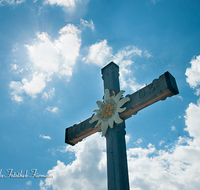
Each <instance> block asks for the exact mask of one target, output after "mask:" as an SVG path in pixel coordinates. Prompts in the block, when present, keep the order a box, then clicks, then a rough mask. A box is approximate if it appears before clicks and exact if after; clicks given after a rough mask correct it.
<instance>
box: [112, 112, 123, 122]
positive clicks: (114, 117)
mask: <svg viewBox="0 0 200 190" xmlns="http://www.w3.org/2000/svg"><path fill="white" fill-rule="evenodd" d="M113 119H114V121H115V123H117V124H119V123H122V122H123V120H122V119H121V118H120V117H119V114H118V113H117V112H116V113H115V115H114V116H113Z"/></svg>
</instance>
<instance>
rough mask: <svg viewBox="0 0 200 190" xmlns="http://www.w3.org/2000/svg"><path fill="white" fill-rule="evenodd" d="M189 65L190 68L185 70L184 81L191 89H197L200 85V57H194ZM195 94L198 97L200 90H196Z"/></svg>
mask: <svg viewBox="0 0 200 190" xmlns="http://www.w3.org/2000/svg"><path fill="white" fill-rule="evenodd" d="M190 64H191V67H190V68H187V69H186V72H185V75H186V76H187V78H186V81H187V82H188V83H189V85H190V87H191V88H197V87H198V86H199V85H200V55H199V56H196V57H194V58H193V59H192V60H191V62H190ZM196 94H197V95H200V89H197V91H196Z"/></svg>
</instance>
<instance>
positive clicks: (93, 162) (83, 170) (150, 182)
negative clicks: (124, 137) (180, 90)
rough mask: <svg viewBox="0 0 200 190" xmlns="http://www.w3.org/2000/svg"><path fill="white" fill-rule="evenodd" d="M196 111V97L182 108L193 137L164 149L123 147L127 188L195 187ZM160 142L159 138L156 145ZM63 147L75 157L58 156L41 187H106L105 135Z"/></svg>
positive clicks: (198, 152) (198, 153) (198, 178)
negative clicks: (62, 159) (66, 159)
mask: <svg viewBox="0 0 200 190" xmlns="http://www.w3.org/2000/svg"><path fill="white" fill-rule="evenodd" d="M199 115H200V100H199V101H198V103H197V104H194V103H191V104H190V105H189V106H188V108H187V109H186V115H185V123H186V128H185V130H186V131H188V133H189V135H190V137H193V139H191V138H188V137H179V138H178V139H177V141H175V142H174V143H173V147H172V148H170V149H166V150H156V148H155V147H154V146H153V145H152V144H151V143H150V144H149V145H148V147H147V148H141V147H139V148H130V149H128V150H127V157H128V167H129V181H130V187H131V188H130V189H132V190H133V189H138V190H146V189H148V190H155V189H162V190H169V189H174V190H188V189H192V190H199V186H200V171H199V165H200V140H199V139H200V132H199V123H200V117H199ZM163 143H164V142H163V141H160V145H161V144H163ZM65 151H69V152H71V153H74V154H75V157H76V158H75V160H74V161H73V162H72V163H70V164H68V165H65V164H64V163H62V162H60V161H59V160H58V161H57V165H56V166H55V167H53V169H52V170H49V171H48V175H51V176H53V178H52V179H50V178H49V179H45V183H43V185H42V188H47V189H48V187H50V186H53V188H54V189H57V190H64V189H72V190H76V189H83V190H86V189H87V190H90V189H96V190H101V189H106V153H105V138H101V137H100V135H99V134H94V135H92V136H90V137H89V138H87V139H86V140H83V141H82V142H81V143H78V144H77V145H76V146H67V147H66V149H65ZM66 179H68V180H66ZM42 188H41V189H42Z"/></svg>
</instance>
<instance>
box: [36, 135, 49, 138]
mask: <svg viewBox="0 0 200 190" xmlns="http://www.w3.org/2000/svg"><path fill="white" fill-rule="evenodd" d="M39 137H41V138H43V139H51V137H50V136H45V135H40V136H39Z"/></svg>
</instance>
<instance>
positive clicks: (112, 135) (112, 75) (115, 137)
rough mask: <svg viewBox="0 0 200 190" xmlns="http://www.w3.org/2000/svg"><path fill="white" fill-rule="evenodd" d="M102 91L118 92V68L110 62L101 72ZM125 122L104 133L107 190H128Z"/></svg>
mask: <svg viewBox="0 0 200 190" xmlns="http://www.w3.org/2000/svg"><path fill="white" fill-rule="evenodd" d="M101 73H102V78H103V81H104V90H105V89H109V90H110V91H111V90H113V91H115V92H116V93H117V92H119V91H120V86H119V66H118V65H116V64H115V63H113V62H111V63H109V64H108V65H106V66H105V67H104V68H102V70H101ZM125 134H126V131H125V121H123V123H121V124H116V123H115V124H114V127H113V129H111V128H110V127H108V129H107V132H106V135H105V136H106V148H107V180H108V181H107V183H108V190H129V177H128V166H127V155H126V141H125Z"/></svg>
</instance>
